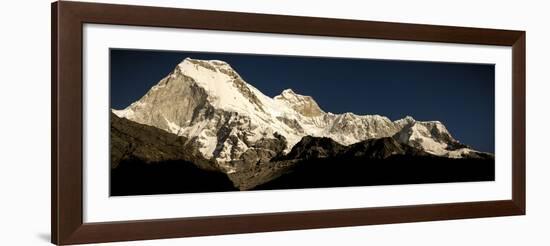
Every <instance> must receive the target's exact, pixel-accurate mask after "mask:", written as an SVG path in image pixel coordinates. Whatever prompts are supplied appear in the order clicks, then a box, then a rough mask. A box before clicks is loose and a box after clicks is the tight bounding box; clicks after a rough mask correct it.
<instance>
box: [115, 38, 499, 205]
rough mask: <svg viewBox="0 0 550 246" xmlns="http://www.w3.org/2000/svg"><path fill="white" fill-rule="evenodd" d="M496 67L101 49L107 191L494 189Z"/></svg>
mask: <svg viewBox="0 0 550 246" xmlns="http://www.w3.org/2000/svg"><path fill="white" fill-rule="evenodd" d="M494 86H495V67H494V65H493V64H472V63H448V62H425V61H402V60H378V59H357V58H332V57H306V56H283V55H258V54H233V53H209V52H187V51H155V50H135V49H111V50H110V110H109V114H110V133H109V134H110V195H111V196H130V195H155V194H182V193H198V192H225V191H253V190H280V189H308V188H334V187H358V186H375V185H404V184H430V183H450V182H479V181H494V179H495V161H494V160H495V156H494V151H495V147H494V146H495V141H494V139H495V138H494V137H495V129H494V126H495V118H494V117H495V95H494V92H495V87H494Z"/></svg>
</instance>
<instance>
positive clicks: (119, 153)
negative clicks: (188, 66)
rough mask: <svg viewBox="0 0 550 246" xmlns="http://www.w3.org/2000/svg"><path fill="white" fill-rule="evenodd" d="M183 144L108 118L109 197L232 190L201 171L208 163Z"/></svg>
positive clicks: (218, 177) (222, 176) (214, 175)
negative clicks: (109, 132)
mask: <svg viewBox="0 0 550 246" xmlns="http://www.w3.org/2000/svg"><path fill="white" fill-rule="evenodd" d="M185 142H186V139H185V138H183V137H180V136H177V135H174V134H171V133H168V132H165V131H163V130H160V129H158V128H155V127H152V126H146V125H142V124H138V123H135V122H132V121H129V120H126V119H121V118H119V117H117V116H116V115H114V114H111V186H110V187H111V195H113V196H124V195H148V194H170V193H189V192H217V191H230V190H236V189H235V188H234V187H233V183H232V182H231V181H230V180H229V178H228V177H227V175H226V174H224V173H222V172H218V171H212V170H209V168H202V167H208V165H209V164H208V161H207V160H201V159H199V158H198V157H197V156H196V155H194V153H193V152H191V151H186V149H188V148H185ZM201 166H202V167H201Z"/></svg>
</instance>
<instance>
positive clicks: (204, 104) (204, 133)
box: [113, 58, 474, 172]
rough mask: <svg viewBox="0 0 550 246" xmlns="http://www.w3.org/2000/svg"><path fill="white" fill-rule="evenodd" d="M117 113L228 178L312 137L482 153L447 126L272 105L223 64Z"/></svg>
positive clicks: (198, 63) (185, 73)
mask: <svg viewBox="0 0 550 246" xmlns="http://www.w3.org/2000/svg"><path fill="white" fill-rule="evenodd" d="M113 112H114V113H115V114H116V115H118V116H119V117H124V118H127V119H129V120H132V121H135V122H138V123H141V124H146V125H151V126H155V127H157V128H160V129H164V130H166V131H168V132H171V133H174V134H177V135H180V136H185V137H187V138H188V139H190V140H189V141H192V144H194V145H196V148H197V149H198V150H199V151H200V153H201V154H202V155H203V156H204V157H205V158H208V159H214V160H215V161H216V162H218V163H220V165H221V166H222V167H224V168H226V171H228V172H231V171H232V170H233V167H231V166H230V165H226V166H224V163H228V162H231V161H235V160H240V159H242V158H244V157H243V155H244V154H245V153H247V151H252V150H254V151H258V149H259V148H260V147H258V143H259V141H261V140H263V139H279V138H278V136H283V137H284V140H285V141H286V143H285V144H286V148H285V152H288V151H290V149H291V148H292V147H293V146H294V145H295V144H296V143H297V142H298V141H300V139H301V138H302V137H304V136H308V135H309V136H314V137H329V138H331V139H333V140H335V141H336V142H338V143H340V144H343V145H350V144H354V143H357V142H360V141H363V140H366V139H371V138H381V137H391V136H394V135H395V136H398V138H399V140H400V141H402V142H404V143H407V144H410V145H411V146H415V147H419V148H423V149H424V150H425V151H427V152H429V153H432V154H436V155H441V156H450V157H460V156H461V153H463V152H468V151H474V150H470V149H468V148H466V147H465V146H464V147H462V148H457V146H459V147H461V146H462V145H460V144H459V143H458V141H456V140H455V139H453V138H452V137H451V135H450V133H449V132H448V131H447V129H446V128H445V126H444V125H443V124H441V123H440V122H436V121H434V122H420V121H416V120H414V119H413V118H412V117H406V118H404V119H401V120H397V121H391V120H390V119H388V118H387V117H384V116H380V115H355V114H353V113H344V114H333V113H327V112H325V111H323V110H322V109H321V108H320V107H319V105H318V104H317V102H315V100H314V99H313V98H312V97H310V96H304V95H300V94H298V93H296V92H294V91H293V90H292V89H286V90H284V91H282V92H281V94H280V95H278V96H275V97H273V98H271V97H268V96H266V95H264V94H263V93H262V92H261V91H260V90H258V89H257V88H255V87H254V86H252V85H250V84H248V83H246V82H245V81H244V80H243V79H242V78H241V76H240V75H239V74H238V73H237V72H236V71H235V70H234V69H233V68H232V67H231V66H230V65H229V64H228V63H226V62H223V61H218V60H210V61H206V60H195V59H190V58H186V59H185V60H183V61H182V62H181V63H180V64H178V65H177V66H176V68H175V69H174V71H173V72H172V73H170V74H169V75H168V76H166V77H165V78H163V79H162V80H161V81H159V83H158V84H157V85H155V86H153V87H152V88H151V89H150V90H149V91H148V92H147V93H146V94H145V95H144V96H143V97H142V98H141V99H140V100H138V101H136V102H134V103H132V104H131V105H130V106H128V107H127V108H126V109H123V110H113ZM262 148H264V147H262ZM457 151H458V152H457ZM455 152H456V153H455ZM459 152H460V153H459Z"/></svg>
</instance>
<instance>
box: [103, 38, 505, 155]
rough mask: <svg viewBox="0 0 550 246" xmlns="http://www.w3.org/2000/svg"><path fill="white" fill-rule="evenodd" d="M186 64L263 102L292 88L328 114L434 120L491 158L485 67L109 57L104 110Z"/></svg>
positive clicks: (132, 54) (116, 52)
mask: <svg viewBox="0 0 550 246" xmlns="http://www.w3.org/2000/svg"><path fill="white" fill-rule="evenodd" d="M186 57H191V58H194V59H207V60H208V59H216V60H223V61H226V62H228V63H229V64H230V65H231V66H232V67H233V68H234V69H235V70H236V71H237V72H238V73H239V74H240V75H241V76H242V77H243V79H244V80H245V81H247V82H248V83H249V84H252V85H253V86H255V87H256V88H258V89H259V90H260V91H262V92H263V93H264V94H266V95H268V96H270V97H273V96H276V95H278V94H280V93H281V91H282V90H284V89H286V88H292V89H293V90H294V91H295V92H296V93H299V94H303V95H309V96H312V97H313V98H314V99H315V100H316V101H317V103H318V104H319V105H320V106H321V108H322V109H323V110H325V111H328V112H333V113H343V112H353V113H355V114H380V115H384V116H387V117H389V118H390V119H391V120H396V119H400V118H403V117H405V116H406V115H410V116H413V117H414V118H415V119H417V120H439V121H441V122H443V124H445V126H446V127H447V128H448V129H449V131H450V132H451V134H452V135H453V136H454V137H455V138H456V139H458V140H459V141H461V142H462V143H464V144H467V145H470V146H472V147H474V148H475V149H478V150H481V151H487V152H493V153H494V120H495V119H494V108H495V103H494V99H495V95H494V84H495V75H494V74H495V70H494V65H492V64H467V63H441V62H416V61H394V60H373V59H349V58H324V57H300V56H274V55H253V54H227V53H203V52H179V51H178V52H175V51H147V50H121V49H112V50H111V57H110V65H111V68H110V69H111V73H110V76H111V78H110V80H111V81H110V83H111V107H112V108H115V109H122V108H125V107H126V106H128V105H129V104H130V103H132V102H134V101H136V100H138V99H139V98H141V96H143V95H144V94H145V93H146V92H147V91H148V90H149V89H150V88H151V87H152V86H153V85H155V84H156V83H158V81H159V80H160V79H162V78H163V77H165V76H166V75H167V74H168V73H170V72H171V71H172V70H173V69H174V67H175V66H176V65H177V64H178V63H179V62H181V61H182V60H183V59H185V58H186Z"/></svg>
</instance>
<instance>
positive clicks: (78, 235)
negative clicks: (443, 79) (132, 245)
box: [51, 1, 526, 244]
mask: <svg viewBox="0 0 550 246" xmlns="http://www.w3.org/2000/svg"><path fill="white" fill-rule="evenodd" d="M51 10H52V13H51V14H52V36H51V37H52V40H51V41H52V42H51V43H52V61H51V63H52V77H51V82H52V84H51V86H52V88H51V90H52V97H51V100H52V101H51V105H52V122H51V125H52V152H51V153H52V155H51V168H52V169H51V175H52V187H51V188H52V190H51V193H52V199H51V202H52V204H51V208H52V210H51V211H52V214H51V223H52V224H51V230H52V234H51V235H52V243H54V244H77V243H97V242H109V241H125V240H143V239H159V238H174V237H186V236H203V235H217V234H231V233H251V232H266V231H280V230H297V229H311V228H327V227H341V226H358V225H372V224H386V223H404V222H417V221H433V220H450V219H465V218H478V217H493V216H509V215H524V214H525V208H526V205H525V67H526V64H525V32H524V31H509V30H495V29H481V28H466V27H450V26H435V25H418V24H401V23H388V22H372V21H357V20H342V19H327V18H312V17H296V16H281V15H264V14H249V13H235V12H218V11H203V10H188V9H175V8H160V7H143V6H128V5H111V4H96V3H77V2H66V1H61V2H55V3H53V4H52V8H51ZM83 23H96V24H116V25H131V26H153V27H170V28H191V29H207V30H225V31H240V32H262V33H280V34H301V35H313V36H334V37H354V38H370V39H385V40H407V41H429V42H445V43H460V44H482V45H499V46H509V47H511V48H512V73H513V74H512V89H513V95H512V104H513V105H512V118H513V119H511V120H512V128H513V132H512V142H513V147H512V153H511V155H512V167H513V168H512V169H513V170H512V174H513V177H512V187H511V189H512V199H511V200H496V201H483V202H463V203H446V204H432V205H412V206H394V207H370V208H355V209H335V210H324V211H303V212H283V213H267V214H249V215H227V216H211V217H194V218H180V219H155V220H141V221H125V222H106V223H84V222H83V189H82V187H83V176H82V173H83V168H82V162H83V157H82V154H83V117H82V115H83V107H82V106H83V105H82V95H83V83H82V78H83V69H82V58H83V55H82V54H83V51H82V49H83V44H82V41H83V33H82V29H83Z"/></svg>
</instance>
